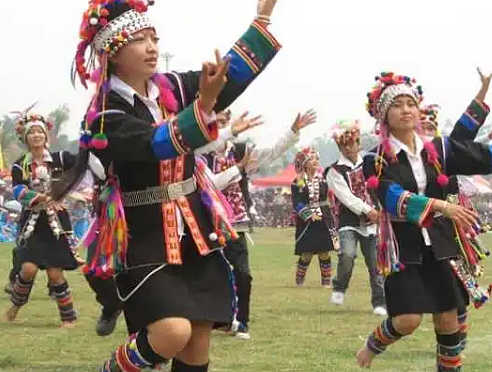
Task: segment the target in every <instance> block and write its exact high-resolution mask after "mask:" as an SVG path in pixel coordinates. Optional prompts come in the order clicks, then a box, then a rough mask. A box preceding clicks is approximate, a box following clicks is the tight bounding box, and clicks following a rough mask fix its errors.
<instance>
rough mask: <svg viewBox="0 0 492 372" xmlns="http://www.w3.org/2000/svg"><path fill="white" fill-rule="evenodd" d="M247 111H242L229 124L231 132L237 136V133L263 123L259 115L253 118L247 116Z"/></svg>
mask: <svg viewBox="0 0 492 372" xmlns="http://www.w3.org/2000/svg"><path fill="white" fill-rule="evenodd" d="M248 115H249V112H248V111H246V112H244V113H243V114H242V115H241V116H240V117H239V118H238V119H236V120H234V122H233V123H232V125H231V129H232V134H233V135H234V136H238V135H239V134H241V133H243V132H246V131H247V130H249V129H252V128H254V127H257V126H259V125H262V124H263V120H262V119H261V115H258V116H255V117H254V118H248Z"/></svg>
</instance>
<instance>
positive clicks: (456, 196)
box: [421, 68, 492, 350]
mask: <svg viewBox="0 0 492 372" xmlns="http://www.w3.org/2000/svg"><path fill="white" fill-rule="evenodd" d="M477 71H478V74H479V76H480V80H481V86H480V90H479V91H478V93H477V95H476V96H475V98H474V99H473V100H472V102H471V103H470V105H469V106H468V107H467V109H466V110H465V112H464V113H463V114H462V115H461V117H460V118H459V120H458V121H457V122H456V124H455V126H454V127H453V130H452V132H451V134H450V137H451V138H453V139H455V140H474V139H475V137H476V135H477V134H478V131H479V130H480V128H481V127H482V125H483V124H484V123H485V120H486V118H487V116H488V114H489V112H490V109H489V107H488V106H487V105H486V103H485V102H484V101H485V98H486V96H487V92H488V90H489V87H490V80H491V77H492V75H484V74H483V73H482V72H481V71H480V69H479V68H477ZM439 110H440V107H439V105H436V104H430V105H426V106H424V107H423V108H422V109H421V129H422V132H423V133H424V134H425V135H427V136H429V137H439V136H440V130H439V121H438V117H439ZM448 193H449V194H448V197H447V201H448V202H451V203H459V204H461V205H462V206H463V207H465V208H470V209H471V205H472V204H471V201H470V200H469V198H468V197H467V196H466V195H464V194H462V193H460V190H459V179H458V177H456V176H452V177H450V178H449V184H448ZM456 231H457V232H458V233H457V234H456V239H457V241H458V242H459V244H460V248H461V249H460V258H461V259H460V261H461V262H462V263H463V261H464V262H466V263H467V265H466V266H465V267H466V268H467V269H468V270H467V271H468V273H469V275H472V276H474V277H478V276H479V275H481V273H482V272H483V270H482V268H481V265H480V261H481V260H482V259H484V258H485V257H486V256H487V255H488V251H487V250H485V249H484V248H483V246H482V244H481V243H480V241H479V240H478V238H477V237H476V235H475V234H473V235H470V234H465V233H464V231H463V230H462V229H460V227H459V226H457V229H456ZM462 293H463V298H464V305H465V306H463V307H460V308H458V323H459V325H460V332H461V348H462V350H464V349H465V347H466V344H467V337H468V332H469V330H470V325H469V323H468V310H467V308H468V306H469V304H470V294H469V293H468V292H467V291H466V290H465V289H464V288H463V290H462ZM472 300H473V302H474V305H475V306H476V307H480V306H481V305H482V304H483V298H482V297H481V296H479V297H475V298H473V299H472Z"/></svg>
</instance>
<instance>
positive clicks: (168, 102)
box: [152, 74, 178, 112]
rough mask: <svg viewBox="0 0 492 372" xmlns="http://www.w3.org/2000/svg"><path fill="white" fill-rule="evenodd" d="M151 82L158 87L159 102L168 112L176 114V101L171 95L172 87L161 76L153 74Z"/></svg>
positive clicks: (163, 76)
mask: <svg viewBox="0 0 492 372" xmlns="http://www.w3.org/2000/svg"><path fill="white" fill-rule="evenodd" d="M152 81H153V82H154V83H155V84H157V86H158V87H159V101H160V103H161V104H163V105H164V106H165V107H166V108H167V109H168V110H169V111H171V112H178V101H177V100H176V97H175V96H174V94H173V92H172V91H173V89H174V86H173V85H172V84H171V82H170V81H169V79H168V78H167V77H166V76H165V75H163V74H154V76H152Z"/></svg>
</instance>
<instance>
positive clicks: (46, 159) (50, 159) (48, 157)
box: [26, 149, 53, 165]
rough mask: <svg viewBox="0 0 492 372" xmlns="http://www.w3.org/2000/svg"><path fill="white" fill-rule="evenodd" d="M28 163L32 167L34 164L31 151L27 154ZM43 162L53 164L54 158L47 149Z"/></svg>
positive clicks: (44, 151)
mask: <svg viewBox="0 0 492 372" xmlns="http://www.w3.org/2000/svg"><path fill="white" fill-rule="evenodd" d="M26 162H27V164H29V165H31V164H32V163H33V156H32V153H31V152H30V151H29V152H28V153H27V154H26ZM43 162H44V163H53V157H52V156H51V153H50V152H49V151H48V150H46V149H44V150H43Z"/></svg>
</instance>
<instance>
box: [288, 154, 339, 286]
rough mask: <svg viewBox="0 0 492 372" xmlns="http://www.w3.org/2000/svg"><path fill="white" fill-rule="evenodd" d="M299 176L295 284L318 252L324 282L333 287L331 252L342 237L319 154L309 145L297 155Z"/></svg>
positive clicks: (296, 183)
mask: <svg viewBox="0 0 492 372" xmlns="http://www.w3.org/2000/svg"><path fill="white" fill-rule="evenodd" d="M294 164H295V170H296V172H297V177H296V179H295V180H294V181H293V182H292V185H291V190H292V204H293V207H294V210H295V212H296V214H297V216H296V235H295V236H296V247H295V255H296V256H299V260H298V261H297V270H296V284H297V285H298V286H302V285H303V284H304V280H305V277H306V272H307V270H308V268H309V265H310V263H311V260H312V258H313V256H314V255H315V254H316V255H318V261H319V268H320V271H321V285H322V286H323V287H327V288H329V287H331V257H330V252H331V251H333V250H338V249H339V248H340V247H339V239H338V234H337V232H336V228H335V225H334V221H333V217H332V213H331V210H330V201H329V198H328V185H327V183H326V180H325V179H324V177H323V175H322V171H320V168H319V167H320V164H319V154H318V153H317V152H316V151H315V150H314V149H313V148H311V147H306V148H304V149H303V150H301V151H299V152H298V153H297V154H296V157H295V160H294Z"/></svg>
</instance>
